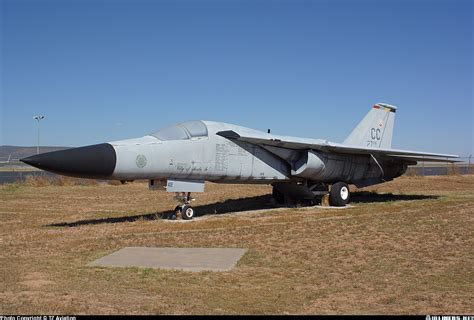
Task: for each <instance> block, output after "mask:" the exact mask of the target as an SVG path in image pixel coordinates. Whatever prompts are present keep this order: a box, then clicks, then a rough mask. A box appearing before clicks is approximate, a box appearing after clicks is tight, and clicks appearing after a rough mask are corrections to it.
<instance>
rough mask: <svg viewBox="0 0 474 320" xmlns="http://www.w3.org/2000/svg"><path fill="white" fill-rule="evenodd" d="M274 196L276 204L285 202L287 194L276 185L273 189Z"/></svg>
mask: <svg viewBox="0 0 474 320" xmlns="http://www.w3.org/2000/svg"><path fill="white" fill-rule="evenodd" d="M272 197H273V199H274V200H275V203H276V204H285V195H284V194H283V193H281V192H280V191H278V190H277V189H276V188H275V187H273V190H272Z"/></svg>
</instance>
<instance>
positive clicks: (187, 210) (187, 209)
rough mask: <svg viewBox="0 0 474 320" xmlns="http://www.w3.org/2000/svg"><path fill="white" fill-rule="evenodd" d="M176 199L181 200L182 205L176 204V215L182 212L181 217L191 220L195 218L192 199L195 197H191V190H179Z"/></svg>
mask: <svg viewBox="0 0 474 320" xmlns="http://www.w3.org/2000/svg"><path fill="white" fill-rule="evenodd" d="M175 199H176V200H178V201H179V202H181V204H180V205H178V206H176V208H175V209H174V217H175V219H176V217H177V216H178V214H181V218H182V219H184V220H191V219H192V218H194V209H193V208H192V207H191V201H193V200H194V199H193V198H191V192H188V193H186V192H177V193H176V196H175Z"/></svg>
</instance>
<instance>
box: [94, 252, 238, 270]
mask: <svg viewBox="0 0 474 320" xmlns="http://www.w3.org/2000/svg"><path fill="white" fill-rule="evenodd" d="M245 252H247V249H238V248H150V247H126V248H123V249H120V250H118V251H115V252H114V253H112V254H109V255H107V256H105V257H102V258H100V259H97V260H95V261H93V262H91V263H89V264H88V266H90V267H138V268H156V269H177V270H184V271H230V270H232V268H234V267H235V265H236V264H237V262H238V261H239V260H240V258H242V256H243V255H244V254H245Z"/></svg>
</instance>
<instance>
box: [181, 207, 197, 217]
mask: <svg viewBox="0 0 474 320" xmlns="http://www.w3.org/2000/svg"><path fill="white" fill-rule="evenodd" d="M181 218H182V219H184V220H191V219H192V218H194V209H193V208H191V207H190V206H188V205H184V206H183V208H182V209H181Z"/></svg>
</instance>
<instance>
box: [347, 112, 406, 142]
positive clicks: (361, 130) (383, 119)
mask: <svg viewBox="0 0 474 320" xmlns="http://www.w3.org/2000/svg"><path fill="white" fill-rule="evenodd" d="M396 110H397V107H395V106H391V105H389V104H385V103H377V104H376V105H374V106H373V107H372V109H371V110H370V111H369V113H367V115H366V116H365V117H364V119H362V121H361V122H360V123H359V124H358V125H357V127H355V129H354V130H353V131H352V132H351V134H350V135H349V136H348V137H347V138H346V140H344V144H346V145H351V146H358V147H367V148H382V149H390V148H391V146H392V133H393V126H394V122H395V111H396Z"/></svg>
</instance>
